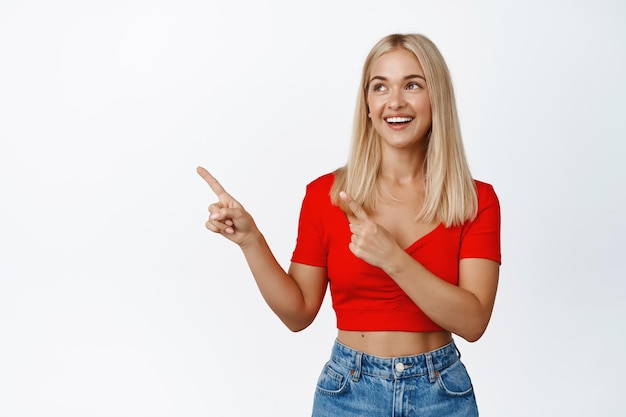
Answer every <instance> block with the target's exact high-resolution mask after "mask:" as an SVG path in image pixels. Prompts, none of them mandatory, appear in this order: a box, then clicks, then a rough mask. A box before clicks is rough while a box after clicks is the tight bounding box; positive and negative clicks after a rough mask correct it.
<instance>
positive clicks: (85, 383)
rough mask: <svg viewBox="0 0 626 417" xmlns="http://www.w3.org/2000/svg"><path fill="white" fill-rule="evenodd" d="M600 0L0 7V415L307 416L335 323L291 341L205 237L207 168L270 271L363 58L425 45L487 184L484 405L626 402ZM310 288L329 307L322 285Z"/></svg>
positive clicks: (618, 216)
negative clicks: (408, 37) (401, 42)
mask: <svg viewBox="0 0 626 417" xmlns="http://www.w3.org/2000/svg"><path fill="white" fill-rule="evenodd" d="M625 20H626V7H625V6H624V4H623V3H622V2H621V1H618V0H615V1H609V0H604V1H598V0H595V1H565V0H563V1H546V0H530V1H524V2H512V1H496V0H492V1H416V0H411V1H363V0H359V1H327V0H317V1H311V2H304V1H302V2H297V1H282V2H281V1H269V2H268V1H265V2H263V1H247V2H235V1H233V2H227V1H221V2H211V1H200V0H183V1H147V0H144V1H142V0H132V1H120V0H113V1H78V0H76V1H69V0H59V1H54V2H46V1H33V0H19V1H18V0H14V1H11V0H1V1H0V141H1V142H0V416H2V417H22V416H29V417H39V416H42V417H51V416H63V417H72V416H77V417H78V416H81V417H84V416H90V417H98V416H116V417H117V416H132V417H139V416H154V417H157V416H168V417H169V416H185V417H195V416H220V415H233V416H251V415H261V416H272V417H275V416H306V415H309V413H310V407H311V400H312V396H313V390H314V385H315V382H316V380H317V376H318V374H319V371H320V370H321V367H322V365H323V363H324V362H325V360H326V359H327V357H328V354H329V351H330V346H331V344H332V340H333V338H334V335H335V329H334V316H333V313H332V311H331V309H330V306H329V304H328V302H326V303H325V305H324V307H323V310H322V312H321V313H320V315H319V317H318V318H317V320H316V321H315V322H314V324H313V325H312V326H311V327H310V328H309V329H307V330H305V331H304V332H301V333H298V334H292V333H290V332H289V331H288V330H287V329H286V328H285V327H283V326H282V324H281V323H280V322H279V320H278V319H277V318H275V317H274V316H273V314H272V313H271V312H270V310H269V308H267V306H266V305H265V304H264V302H263V301H262V299H261V297H260V295H259V294H258V290H257V289H256V287H255V284H254V282H253V280H252V278H251V276H250V274H249V271H248V270H247V268H246V266H245V263H244V260H243V257H242V256H241V253H240V251H239V249H238V248H237V247H236V246H235V245H233V244H231V243H230V242H227V241H226V240H224V239H222V238H221V237H220V236H216V235H213V234H212V233H210V232H208V231H206V230H205V229H204V221H205V219H206V213H207V212H206V207H207V206H208V204H210V203H211V202H213V196H212V195H211V192H210V190H209V189H208V187H207V186H206V184H204V182H203V181H202V179H201V178H200V177H198V176H197V175H196V173H195V167H196V166H197V165H204V166H206V167H207V168H208V169H209V170H211V171H212V172H213V173H214V175H216V176H217V178H218V179H219V180H221V182H222V184H223V185H224V186H225V187H226V188H227V189H228V190H229V191H230V192H231V193H232V194H233V195H234V196H235V197H236V198H238V199H239V200H240V201H241V202H242V203H243V204H244V205H245V206H246V208H247V209H248V210H249V211H251V212H252V213H253V215H254V216H255V218H256V220H257V223H258V224H259V226H260V227H261V229H262V230H263V232H264V233H265V235H266V237H267V239H268V241H269V243H270V245H271V247H272V248H273V250H274V252H275V254H276V256H277V258H278V259H279V261H280V262H281V264H283V265H284V266H287V265H288V262H289V258H290V256H291V251H292V250H293V246H294V241H295V233H296V223H297V216H298V210H299V207H300V202H301V199H302V197H303V195H304V187H305V185H306V183H308V182H309V181H311V180H313V179H314V178H316V177H317V176H318V175H321V174H324V173H326V172H328V171H331V170H333V169H335V168H336V167H338V166H339V165H342V164H343V163H344V162H345V159H346V157H347V148H348V142H349V136H350V129H351V123H352V114H353V110H354V102H355V97H356V89H357V84H358V82H359V77H360V69H361V65H362V62H363V60H364V58H365V55H366V54H367V52H368V51H369V49H370V47H371V46H372V45H373V44H374V43H375V42H376V41H377V40H378V39H379V38H380V37H382V36H384V35H386V34H388V33H391V32H421V33H424V34H426V35H427V36H429V37H430V38H431V39H432V40H433V41H435V43H436V44H437V45H438V46H439V47H440V49H441V51H442V53H443V54H444V56H445V57H446V59H447V61H448V64H449V67H450V69H451V72H452V76H453V81H454V83H455V88H456V93H457V99H458V106H459V112H460V116H461V122H462V128H463V134H464V140H465V145H466V150H467V153H468V157H469V160H470V165H471V168H472V170H473V173H474V176H475V177H477V178H479V179H481V180H483V181H486V182H490V183H492V184H493V185H494V187H495V188H496V191H497V192H498V194H499V197H500V200H501V205H502V215H503V227H502V247H503V266H502V273H501V285H500V288H499V293H498V298H497V302H496V307H495V310H494V316H493V319H492V322H491V324H490V327H489V329H488V330H487V333H486V334H485V336H484V337H483V338H482V339H481V340H480V341H478V342H477V343H474V344H468V343H465V342H463V341H459V344H460V347H461V350H462V352H463V358H464V360H465V363H466V365H467V367H468V369H469V371H470V373H471V375H472V377H473V380H474V385H475V388H476V395H477V398H478V401H479V405H480V408H481V415H483V416H486V417H488V416H498V417H500V416H507V417H510V416H524V417H527V416H588V415H594V416H623V415H624V414H625V413H626V411H625V410H626V409H625V407H624V405H623V404H624V403H623V398H622V397H623V375H622V374H623V373H624V372H625V371H626V361H625V360H624V355H623V351H624V347H623V344H624V341H625V340H624V339H625V325H624V318H625V317H626V297H625V296H626V280H625V278H626V273H625V272H624V267H623V262H624V257H625V255H626V253H625V252H626V251H625V249H626V237H625V236H626V220H624V214H625V213H626V191H625V190H626V187H625V184H626V169H625V167H624V160H625V158H626V148H625V146H624V143H623V142H624V140H625V139H626V128H625V123H624V120H625V116H626V99H625V97H626V82H625V81H624V74H625V73H626V63H625V58H626V47H625V45H626V29H625V26H624V24H623V23H624V21H625ZM327 301H328V300H327Z"/></svg>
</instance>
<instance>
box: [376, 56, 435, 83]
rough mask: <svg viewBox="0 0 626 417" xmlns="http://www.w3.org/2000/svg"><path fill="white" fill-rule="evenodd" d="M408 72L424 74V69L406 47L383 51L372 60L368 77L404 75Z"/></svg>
mask: <svg viewBox="0 0 626 417" xmlns="http://www.w3.org/2000/svg"><path fill="white" fill-rule="evenodd" d="M409 74H415V75H421V76H424V70H423V69H422V66H421V65H420V62H419V60H418V59H417V57H416V56H415V54H413V52H411V51H407V50H406V49H393V50H391V51H389V52H385V53H384V54H383V55H381V56H380V57H378V58H377V59H375V60H374V61H373V62H372V66H371V69H370V78H371V77H375V76H383V77H385V78H393V77H404V76H406V75H409Z"/></svg>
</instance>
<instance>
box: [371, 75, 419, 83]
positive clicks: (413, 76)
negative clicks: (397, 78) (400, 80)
mask: <svg viewBox="0 0 626 417" xmlns="http://www.w3.org/2000/svg"><path fill="white" fill-rule="evenodd" d="M413 78H421V79H422V80H424V81H426V78H424V77H423V76H421V75H419V74H411V75H407V76H406V77H404V79H405V80H411V79H413ZM374 80H381V81H388V80H387V78H385V77H383V76H381V75H375V76H373V77H372V79H371V80H370V83H371V82H372V81H374Z"/></svg>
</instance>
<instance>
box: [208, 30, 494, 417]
mask: <svg viewBox="0 0 626 417" xmlns="http://www.w3.org/2000/svg"><path fill="white" fill-rule="evenodd" d="M198 172H199V174H200V175H201V176H202V177H203V178H204V179H205V180H206V181H207V183H208V184H209V186H210V187H211V188H212V189H213V191H214V192H215V193H216V195H217V197H218V202H217V203H215V204H212V205H211V206H209V212H210V215H209V220H208V221H207V223H206V227H207V228H208V229H209V230H211V231H213V232H216V233H220V234H222V235H223V236H225V237H226V238H228V239H229V240H231V241H233V242H235V243H237V244H238V245H239V246H240V247H241V249H242V251H243V253H244V255H245V258H246V260H247V262H248V265H249V267H250V270H251V271H252V274H253V275H254V278H255V280H256V282H257V284H258V287H259V289H260V291H261V294H262V295H263V297H264V298H265V300H266V301H267V303H268V305H269V306H270V307H271V308H272V310H273V311H274V312H275V313H276V314H277V315H278V317H279V318H280V319H281V320H282V321H283V322H284V323H285V325H286V326H287V327H288V328H289V329H291V330H292V331H299V330H302V329H304V328H306V327H307V326H308V325H309V324H311V322H312V321H313V319H314V318H315V316H316V315H317V312H318V311H319V308H320V306H321V304H322V300H323V297H324V294H325V291H326V288H327V285H330V292H331V296H332V299H333V308H334V310H335V312H336V316H337V328H338V333H337V339H336V340H335V343H334V345H333V348H332V353H331V358H330V360H329V361H328V363H327V364H326V366H325V367H324V369H323V371H322V374H321V375H320V378H319V380H318V385H317V389H316V393H315V399H314V405H313V416H314V417H318V416H320V417H321V416H335V417H336V416H389V415H402V416H413V415H415V416H418V415H419V416H444V415H445V416H471V415H477V414H478V411H477V407H476V401H475V397H474V392H473V388H472V384H471V381H470V378H469V376H468V374H467V372H466V370H465V367H464V366H463V364H462V363H461V361H460V354H459V353H458V350H457V349H456V347H455V345H454V341H453V339H452V334H456V335H459V336H460V337H463V338H464V339H466V340H468V341H476V340H478V339H479V338H480V337H481V335H482V334H483V332H484V331H485V329H486V327H487V324H488V322H489V319H490V317H491V312H492V309H493V304H494V300H495V296H496V288H497V283H498V275H499V265H500V209H499V204H498V199H497V196H496V194H495V193H494V191H493V188H492V187H491V186H490V185H488V184H486V183H482V182H480V181H475V180H473V179H472V177H471V174H470V171H469V169H468V164H467V161H466V158H465V155H464V151H463V145H462V142H461V135H460V130H459V126H458V117H457V113H456V105H455V100H454V94H453V89H452V84H451V80H450V75H449V72H448V69H447V67H446V64H445V61H444V59H443V57H442V56H441V54H440V52H439V51H438V49H437V48H436V46H435V45H434V44H433V43H432V42H431V41H430V40H429V39H427V38H426V37H424V36H422V35H417V34H408V35H400V34H394V35H389V36H386V37H385V38H383V39H381V40H380V41H379V42H378V43H377V44H376V45H375V46H374V47H373V49H372V50H371V52H370V54H369V55H368V57H367V59H366V61H365V65H364V67H363V74H362V80H361V85H360V91H359V96H358V100H357V108H356V114H355V122H354V132H353V140H352V147H351V151H350V155H349V158H348V162H347V164H346V165H345V166H344V167H342V168H340V169H338V170H336V171H335V172H333V173H329V174H326V175H323V176H321V177H319V178H318V179H316V180H315V181H313V182H311V183H310V184H309V185H308V186H307V190H306V195H305V198H304V200H303V203H302V210H301V213H300V221H299V229H298V239H297V243H296V248H295V250H294V253H293V256H292V263H291V265H290V267H289V270H288V271H287V272H285V271H284V270H283V269H282V268H281V266H280V265H279V264H278V263H277V261H276V260H275V258H274V256H273V255H272V253H271V251H270V249H269V247H268V245H267V243H266V241H265V240H264V238H263V235H262V234H261V232H260V231H259V230H258V229H257V227H256V225H255V223H254V221H253V219H252V217H251V216H250V214H249V213H247V212H246V211H245V209H244V208H243V207H242V206H241V205H240V204H239V203H238V202H237V201H236V200H234V199H233V198H232V197H231V196H230V195H228V194H227V193H226V192H225V191H224V189H223V188H222V187H221V185H220V184H219V183H218V182H217V180H215V178H213V177H212V176H211V175H210V174H209V173H208V172H207V171H206V170H204V169H203V168H201V167H200V168H198Z"/></svg>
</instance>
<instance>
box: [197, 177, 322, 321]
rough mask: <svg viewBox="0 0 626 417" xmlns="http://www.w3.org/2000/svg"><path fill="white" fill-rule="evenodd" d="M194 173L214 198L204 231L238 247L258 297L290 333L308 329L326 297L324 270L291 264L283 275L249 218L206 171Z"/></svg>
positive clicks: (261, 235)
mask: <svg viewBox="0 0 626 417" xmlns="http://www.w3.org/2000/svg"><path fill="white" fill-rule="evenodd" d="M197 172H198V174H200V176H201V177H202V178H204V180H205V181H206V182H207V184H208V185H209V187H211V189H212V190H213V192H214V193H215V194H216V196H217V197H218V202H217V203H214V204H211V205H210V206H209V213H210V214H209V219H208V221H207V222H206V227H207V229H209V230H211V231H212V232H214V233H219V234H221V235H222V236H224V237H226V238H227V239H229V240H231V241H233V242H235V243H236V244H237V245H239V247H240V248H241V250H242V252H243V254H244V256H245V258H246V262H247V263H248V266H249V268H250V271H251V272H252V275H253V276H254V279H255V281H256V284H257V286H258V287H259V290H260V291H261V295H262V296H263V298H264V299H265V301H266V302H267V304H268V305H269V307H270V308H271V309H272V311H273V312H274V313H275V314H276V315H277V316H278V317H279V318H280V319H281V321H282V322H283V323H284V324H285V325H286V326H287V327H288V328H289V329H290V330H292V331H294V332H296V331H300V330H302V329H304V328H306V327H307V326H309V325H310V324H311V323H312V322H313V319H314V318H315V316H316V315H317V313H318V311H319V309H320V307H321V305H322V301H323V299H324V294H325V293H326V286H327V283H328V279H327V276H326V268H324V267H318V266H310V265H304V264H299V263H292V264H291V265H290V267H289V271H288V272H285V270H284V269H283V268H282V267H281V266H280V264H279V263H278V262H277V261H276V258H275V257H274V255H273V254H272V251H271V250H270V248H269V246H268V244H267V242H266V240H265V238H264V237H263V234H262V233H261V232H260V231H259V229H258V228H257V227H256V224H255V222H254V220H253V219H252V216H250V214H249V213H248V212H247V211H246V210H245V209H244V208H243V206H242V205H241V204H240V203H239V202H237V200H235V199H234V198H233V197H232V196H230V195H229V194H228V193H227V192H226V191H225V190H224V188H223V187H222V186H221V185H220V183H219V182H218V181H217V180H216V179H215V178H214V177H213V176H212V175H211V174H210V173H209V172H208V171H207V170H205V169H204V168H202V167H198V169H197Z"/></svg>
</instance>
